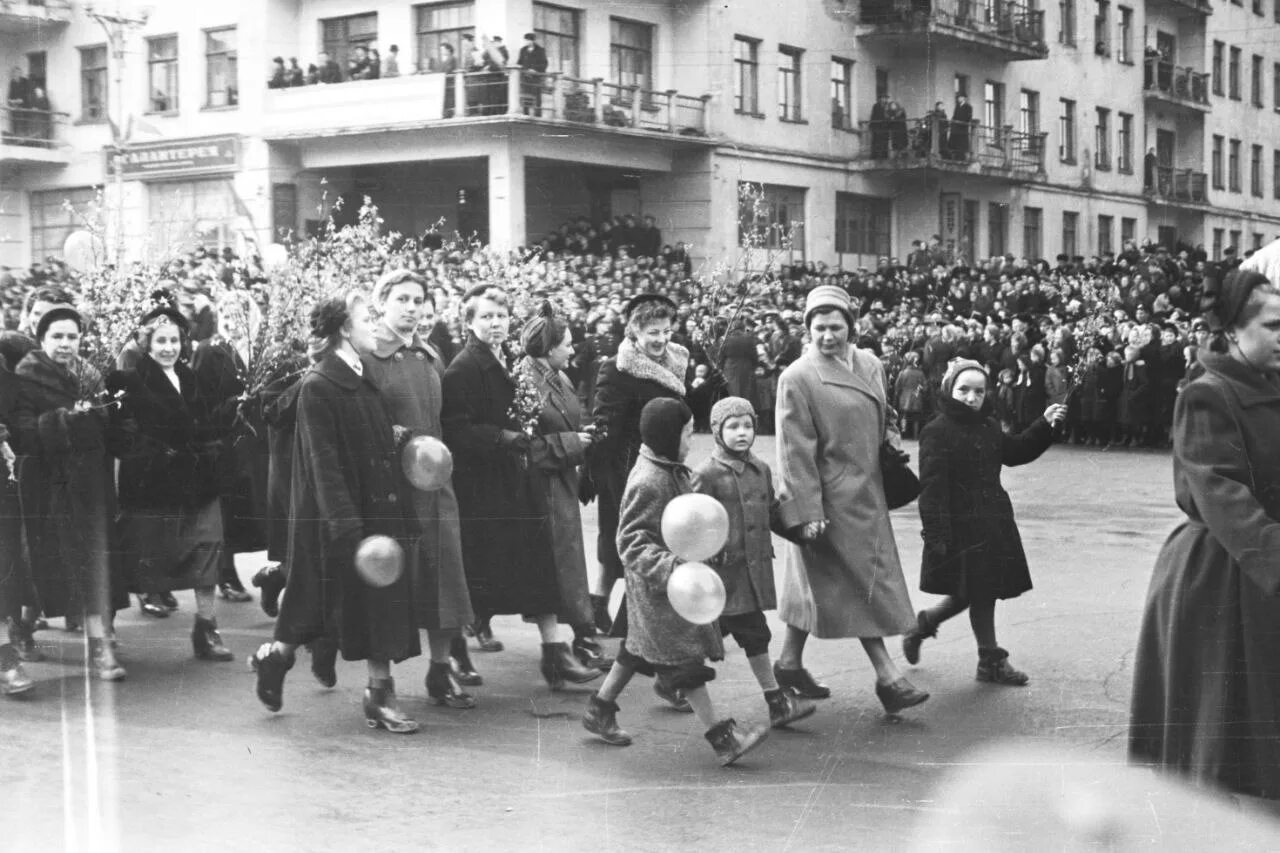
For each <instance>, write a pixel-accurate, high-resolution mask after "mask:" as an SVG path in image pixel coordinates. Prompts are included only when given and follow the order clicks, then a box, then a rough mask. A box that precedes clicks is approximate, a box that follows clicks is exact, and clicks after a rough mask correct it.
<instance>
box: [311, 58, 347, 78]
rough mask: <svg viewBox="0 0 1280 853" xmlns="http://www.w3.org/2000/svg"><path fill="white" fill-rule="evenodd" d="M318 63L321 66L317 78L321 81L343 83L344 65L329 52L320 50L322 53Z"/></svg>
mask: <svg viewBox="0 0 1280 853" xmlns="http://www.w3.org/2000/svg"><path fill="white" fill-rule="evenodd" d="M316 60H317V62H316V64H317V65H319V66H320V73H319V76H318V78H317V82H319V83H341V82H342V67H341V66H339V65H338V63H337V62H336V61H334V59H333V58H332V57H330V56H329V54H327V53H325V52H324V51H320V55H319V56H318V57H317V58H316Z"/></svg>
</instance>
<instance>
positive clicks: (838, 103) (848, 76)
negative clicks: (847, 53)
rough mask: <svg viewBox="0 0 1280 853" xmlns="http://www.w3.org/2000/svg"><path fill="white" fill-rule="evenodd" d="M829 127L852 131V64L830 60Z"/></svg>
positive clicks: (841, 60)
mask: <svg viewBox="0 0 1280 853" xmlns="http://www.w3.org/2000/svg"><path fill="white" fill-rule="evenodd" d="M831 126H832V127H834V128H836V129H837V130H853V62H852V61H850V60H848V59H832V60H831Z"/></svg>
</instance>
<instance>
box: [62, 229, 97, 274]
mask: <svg viewBox="0 0 1280 853" xmlns="http://www.w3.org/2000/svg"><path fill="white" fill-rule="evenodd" d="M101 258H102V241H101V240H99V239H98V238H97V237H95V236H93V235H92V234H90V233H89V232H88V231H84V230H80V231H72V232H71V233H70V234H68V235H67V239H66V241H65V242H63V244H62V259H63V260H64V261H66V263H67V266H69V267H71V268H72V269H73V270H76V271H77V272H86V271H87V270H90V269H93V267H95V266H96V265H97V264H98V261H99V260H100V259H101Z"/></svg>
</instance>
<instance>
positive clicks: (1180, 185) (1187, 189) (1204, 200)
mask: <svg viewBox="0 0 1280 853" xmlns="http://www.w3.org/2000/svg"><path fill="white" fill-rule="evenodd" d="M1208 190H1209V176H1208V175H1207V174H1205V173H1204V172H1197V171H1196V170H1194V169H1175V168H1174V167H1172V166H1156V173H1155V185H1154V186H1149V187H1147V188H1146V191H1147V193H1148V195H1152V196H1155V197H1156V198H1159V199H1162V200H1164V201H1175V202H1177V201H1184V202H1192V203H1195V204H1208V203H1209V192H1208Z"/></svg>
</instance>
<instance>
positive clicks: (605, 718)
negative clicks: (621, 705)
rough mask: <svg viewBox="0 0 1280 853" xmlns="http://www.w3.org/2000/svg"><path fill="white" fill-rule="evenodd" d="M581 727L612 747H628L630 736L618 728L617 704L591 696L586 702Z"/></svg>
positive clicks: (594, 695) (595, 695) (596, 694)
mask: <svg viewBox="0 0 1280 853" xmlns="http://www.w3.org/2000/svg"><path fill="white" fill-rule="evenodd" d="M582 727H583V728H584V729H586V730H587V731H589V732H591V733H592V734H593V735H596V736H598V737H599V738H600V739H601V740H603V741H604V742H605V743H607V744H610V745H612V746H630V745H631V735H629V734H627V733H626V731H624V730H623V729H622V728H620V727H619V726H618V704H617V703H616V702H610V701H609V700H608V699H601V698H600V694H598V693H593V694H591V699H590V700H588V701H587V713H585V714H583V715H582Z"/></svg>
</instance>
